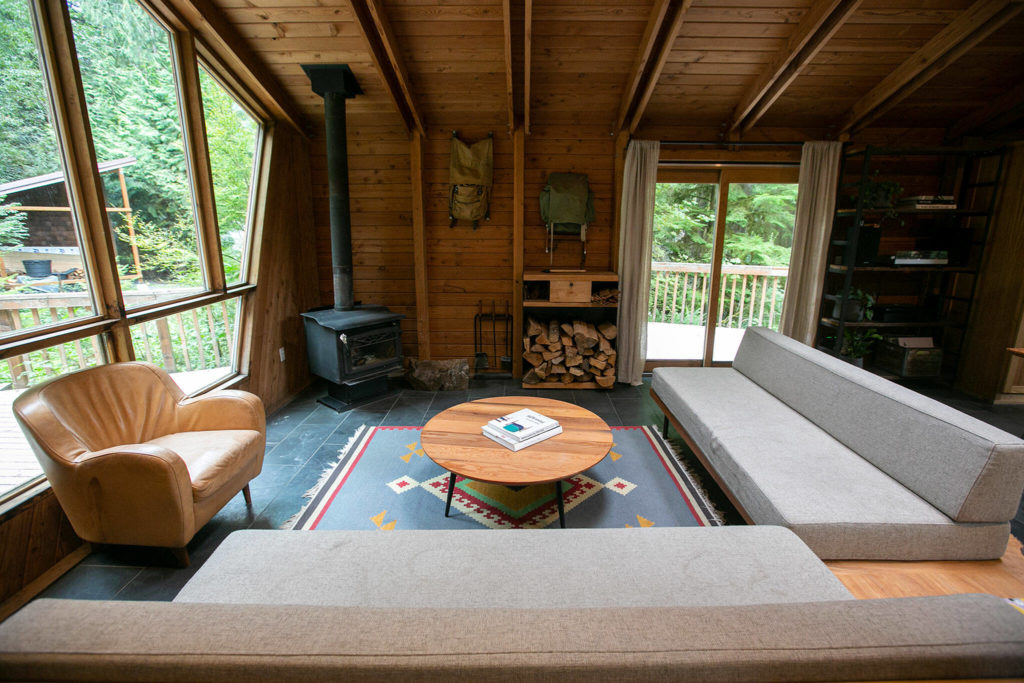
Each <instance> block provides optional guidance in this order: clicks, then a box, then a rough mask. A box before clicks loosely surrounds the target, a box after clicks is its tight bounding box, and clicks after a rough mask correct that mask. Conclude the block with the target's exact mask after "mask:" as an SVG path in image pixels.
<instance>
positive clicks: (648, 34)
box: [614, 0, 671, 132]
mask: <svg viewBox="0 0 1024 683" xmlns="http://www.w3.org/2000/svg"><path fill="white" fill-rule="evenodd" d="M670 2H671V0H655V3H654V7H652V8H651V14H650V16H649V17H648V19H647V27H646V28H645V29H644V37H643V38H642V39H641V41H640V50H639V51H637V54H636V59H635V60H634V61H633V70H632V71H631V72H630V75H629V80H628V81H627V82H626V89H625V91H623V93H622V102H621V104H619V115H618V117H616V119H615V128H614V132H618V131H620V130H622V127H623V126H624V125H625V123H626V117H627V116H629V108H630V106H631V105H632V104H633V99H634V98H635V96H636V91H637V90H638V89H639V88H640V80H641V79H642V78H643V75H644V69H645V68H646V67H647V62H648V60H649V59H650V57H651V52H652V51H653V50H654V43H655V41H656V40H657V39H658V34H659V33H660V32H661V25H662V23H664V21H665V14H666V13H667V12H668V8H669V4H670Z"/></svg>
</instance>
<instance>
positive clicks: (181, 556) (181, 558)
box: [171, 548, 189, 569]
mask: <svg viewBox="0 0 1024 683" xmlns="http://www.w3.org/2000/svg"><path fill="white" fill-rule="evenodd" d="M171 553H172V554H173V555H174V559H175V560H177V561H178V566H180V567H181V568H182V569H184V568H185V567H187V566H188V565H189V561H188V548H171Z"/></svg>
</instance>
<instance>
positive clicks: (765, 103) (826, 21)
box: [729, 0, 861, 135]
mask: <svg viewBox="0 0 1024 683" xmlns="http://www.w3.org/2000/svg"><path fill="white" fill-rule="evenodd" d="M860 3H861V0H818V1H817V2H815V3H814V5H812V6H811V8H810V9H809V10H808V11H807V14H805V15H804V16H803V18H802V19H801V20H800V24H799V25H798V26H797V27H796V30H795V31H794V32H793V35H791V36H790V38H789V40H787V41H786V46H785V47H784V48H783V49H782V50H780V51H779V53H778V54H777V55H776V56H775V57H774V58H773V59H772V61H771V63H769V65H768V67H767V68H766V69H765V70H764V71H763V72H762V73H761V75H760V76H759V77H758V79H757V80H756V81H754V84H753V85H752V86H751V87H750V88H749V89H748V90H747V91H746V92H745V93H744V94H743V97H741V98H740V102H739V104H738V105H736V109H735V110H734V111H733V115H732V120H731V121H730V123H729V134H730V135H735V134H736V133H738V132H739V133H746V132H747V131H748V130H750V129H751V128H753V127H754V125H755V124H756V123H757V122H758V120H760V118H761V117H762V116H764V114H765V112H767V111H768V109H769V108H770V107H771V106H772V105H773V104H774V103H775V101H776V100H777V99H779V97H780V96H781V95H782V93H783V92H784V91H785V90H786V88H788V87H789V86H790V84H791V83H792V82H793V81H794V80H796V77H797V76H798V75H800V72H801V71H803V69H804V67H805V66H807V65H808V64H809V63H810V62H811V60H813V59H814V57H815V56H816V55H817V54H818V52H820V51H821V48H822V47H823V46H824V45H825V43H827V42H828V41H829V40H830V39H831V38H832V36H834V35H835V33H836V31H838V30H839V28H840V27H841V26H842V25H843V23H845V22H846V20H847V19H848V18H849V17H850V16H851V15H852V14H853V13H854V12H855V11H856V10H857V8H858V7H860Z"/></svg>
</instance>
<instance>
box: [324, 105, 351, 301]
mask: <svg viewBox="0 0 1024 683" xmlns="http://www.w3.org/2000/svg"><path fill="white" fill-rule="evenodd" d="M345 99H346V97H345V95H344V94H343V93H339V92H328V93H325V94H324V117H325V119H326V123H327V187H328V191H329V193H330V207H331V264H332V266H333V269H334V310H336V311H351V310H352V309H353V308H354V304H353V297H352V217H351V215H350V212H349V195H348V138H347V135H346V133H345Z"/></svg>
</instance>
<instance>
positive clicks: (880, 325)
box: [820, 318, 963, 329]
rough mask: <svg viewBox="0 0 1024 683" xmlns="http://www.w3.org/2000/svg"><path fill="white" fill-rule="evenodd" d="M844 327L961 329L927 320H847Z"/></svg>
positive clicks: (825, 321)
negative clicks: (899, 321) (897, 321)
mask: <svg viewBox="0 0 1024 683" xmlns="http://www.w3.org/2000/svg"><path fill="white" fill-rule="evenodd" d="M820 323H821V324H822V325H824V326H825V327H839V321H838V320H837V319H835V318H822V319H821V320H820ZM843 326H844V327H878V328H886V329H891V328H897V327H962V326H963V325H962V323H955V322H953V321H951V320H929V321H920V320H919V321H916V322H905V323H883V322H879V321H877V320H860V321H857V322H854V321H852V320H847V321H846V322H845V323H843Z"/></svg>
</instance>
